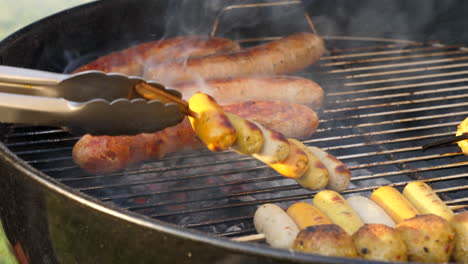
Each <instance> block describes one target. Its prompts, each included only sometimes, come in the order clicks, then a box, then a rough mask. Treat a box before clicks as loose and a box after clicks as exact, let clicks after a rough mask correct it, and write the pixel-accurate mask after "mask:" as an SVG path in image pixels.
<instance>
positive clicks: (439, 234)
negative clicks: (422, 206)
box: [396, 214, 455, 263]
mask: <svg viewBox="0 0 468 264" xmlns="http://www.w3.org/2000/svg"><path fill="white" fill-rule="evenodd" d="M396 230H397V231H398V233H399V234H400V236H401V238H402V239H403V241H404V242H405V244H406V247H407V248H408V260H409V261H416V262H430V263H445V262H448V261H449V259H450V255H451V253H452V250H453V247H454V237H455V233H454V232H453V229H452V228H451V227H450V224H449V222H448V221H447V220H445V219H443V218H442V217H439V216H436V215H433V214H426V215H418V216H415V217H413V218H410V219H406V220H404V221H402V222H401V223H398V225H397V227H396Z"/></svg>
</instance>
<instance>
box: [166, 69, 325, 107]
mask: <svg viewBox="0 0 468 264" xmlns="http://www.w3.org/2000/svg"><path fill="white" fill-rule="evenodd" d="M173 88H176V89H177V90H179V91H180V92H181V93H182V95H183V97H184V98H186V99H188V98H190V97H191V96H192V95H193V94H195V93H196V92H203V93H206V94H209V95H211V96H213V98H215V99H216V101H217V102H218V103H220V104H223V103H229V102H240V101H245V100H280V101H285V102H289V103H295V104H303V105H307V106H309V107H311V108H313V109H317V108H320V107H321V106H322V103H323V96H324V92H323V89H322V87H320V85H318V84H317V83H315V82H313V81H311V80H307V79H304V78H300V77H294V76H257V77H241V78H227V79H218V80H208V81H206V82H192V83H183V84H180V85H176V86H174V87H173Z"/></svg>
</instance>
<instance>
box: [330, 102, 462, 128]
mask: <svg viewBox="0 0 468 264" xmlns="http://www.w3.org/2000/svg"><path fill="white" fill-rule="evenodd" d="M467 105H468V102H466V103H457V104H447V105H434V106H429V107H420V108H411V109H406V110H398V111H388V112H379V113H372V114H360V115H352V116H347V117H342V118H336V119H335V121H337V120H349V119H362V118H369V117H379V116H392V115H394V114H404V113H405V114H408V113H414V112H424V111H431V110H439V109H449V108H455V107H462V106H467ZM467 112H468V111H463V112H456V114H457V115H464V114H466V113H467ZM453 114H454V113H447V114H440V115H431V116H418V117H414V118H402V119H398V120H392V121H382V122H376V123H364V124H359V125H355V126H353V127H367V126H370V125H372V126H374V125H383V124H395V123H404V122H409V121H416V120H430V119H437V118H442V117H450V116H453Z"/></svg>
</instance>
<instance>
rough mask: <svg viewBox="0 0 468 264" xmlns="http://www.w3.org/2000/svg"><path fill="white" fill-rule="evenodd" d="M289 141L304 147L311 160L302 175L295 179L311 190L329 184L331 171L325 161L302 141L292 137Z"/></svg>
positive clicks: (301, 147)
mask: <svg viewBox="0 0 468 264" xmlns="http://www.w3.org/2000/svg"><path fill="white" fill-rule="evenodd" d="M289 142H292V143H294V144H295V145H296V146H298V147H299V148H300V149H302V150H303V151H304V152H305V154H306V155H307V158H308V160H309V168H308V169H307V171H306V172H305V173H304V174H303V175H302V176H301V177H299V178H297V179H295V180H296V181H297V183H299V184H300V185H301V186H302V187H304V188H306V189H309V190H319V189H322V188H324V187H325V186H326V185H327V184H328V179H329V176H328V175H329V173H328V170H327V168H326V167H325V165H324V164H323V162H322V161H321V160H320V159H319V158H318V157H317V156H316V155H315V154H313V153H312V152H311V151H310V150H309V148H308V147H307V146H306V145H304V144H303V143H302V142H300V141H298V140H295V139H292V138H290V139H289Z"/></svg>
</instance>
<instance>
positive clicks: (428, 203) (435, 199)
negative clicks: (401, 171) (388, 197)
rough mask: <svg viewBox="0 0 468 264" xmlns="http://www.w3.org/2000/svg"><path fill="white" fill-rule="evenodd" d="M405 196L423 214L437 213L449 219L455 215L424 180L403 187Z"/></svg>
mask: <svg viewBox="0 0 468 264" xmlns="http://www.w3.org/2000/svg"><path fill="white" fill-rule="evenodd" d="M403 196H405V197H406V199H408V201H410V203H411V204H412V205H414V207H416V209H418V211H419V212H421V213H423V214H435V215H438V216H440V217H443V218H445V220H447V221H450V220H451V219H452V218H453V217H454V216H455V214H454V213H453V211H452V210H450V208H449V207H448V206H447V205H446V204H445V203H444V202H443V201H442V200H441V199H440V198H439V196H437V194H436V193H435V192H434V191H433V190H432V188H431V187H429V185H427V184H426V183H424V182H421V181H414V182H410V183H408V184H407V185H406V186H405V188H404V189H403Z"/></svg>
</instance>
